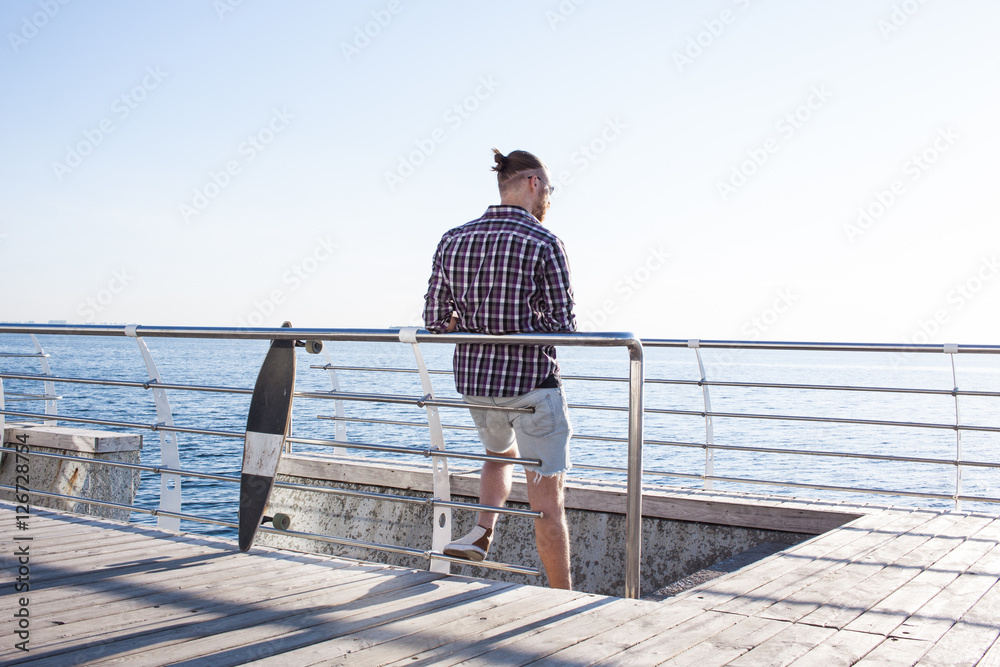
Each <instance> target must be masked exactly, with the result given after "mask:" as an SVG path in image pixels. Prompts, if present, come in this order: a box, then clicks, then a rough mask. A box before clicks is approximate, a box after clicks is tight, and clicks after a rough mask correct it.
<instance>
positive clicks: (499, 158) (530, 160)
mask: <svg viewBox="0 0 1000 667" xmlns="http://www.w3.org/2000/svg"><path fill="white" fill-rule="evenodd" d="M493 161H494V162H496V164H495V165H493V171H495V172H497V183H499V184H500V189H506V186H507V183H508V182H510V180H511V179H512V178H514V177H515V176H516V175H518V174H520V173H521V172H525V171H533V170H535V169H544V168H545V165H544V164H542V161H541V160H539V159H538V158H537V157H535V156H534V155H532V154H531V153H529V152H528V151H511V153H510V154H508V155H504V154H503V153H501V152H500V151H499V149H496V148H494V149H493Z"/></svg>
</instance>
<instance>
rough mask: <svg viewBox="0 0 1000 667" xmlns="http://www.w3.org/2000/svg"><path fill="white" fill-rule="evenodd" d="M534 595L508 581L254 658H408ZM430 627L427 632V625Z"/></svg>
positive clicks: (302, 661) (261, 666) (369, 661)
mask: <svg viewBox="0 0 1000 667" xmlns="http://www.w3.org/2000/svg"><path fill="white" fill-rule="evenodd" d="M534 595H537V589H534V588H531V587H528V586H508V587H506V588H498V589H496V590H492V591H490V592H488V593H487V594H485V595H483V596H481V597H476V598H471V599H469V600H467V601H463V602H461V603H457V604H453V605H444V606H442V607H440V608H438V609H435V610H433V611H430V612H427V613H425V614H421V615H420V616H411V617H407V618H402V619H399V620H394V621H390V622H388V623H385V624H382V625H377V626H373V627H371V628H365V629H364V630H361V631H360V632H356V633H352V634H351V635H350V636H347V637H343V636H342V637H336V638H333V639H331V640H328V641H321V642H316V643H314V644H311V645H309V646H304V647H302V648H299V649H295V650H292V651H288V652H285V653H281V654H280V655H277V656H273V657H271V658H268V659H265V660H262V661H258V662H256V663H254V664H255V665H257V666H258V667H266V665H269V664H273V665H288V664H295V665H301V666H303V667H305V666H306V665H327V664H337V663H339V662H342V661H346V662H348V663H349V664H351V665H354V666H358V665H384V664H387V663H389V662H393V661H395V660H401V659H404V658H409V657H410V656H411V655H413V654H414V653H416V652H419V651H425V650H429V649H434V648H437V647H439V646H441V645H442V644H445V643H448V642H450V641H452V640H453V639H454V638H455V637H462V636H463V635H464V632H463V629H465V628H466V627H467V624H468V622H469V620H470V619H471V618H474V617H483V616H487V617H488V616H499V617H504V616H507V615H509V614H511V613H516V611H517V607H518V606H520V605H522V604H524V602H525V599H526V598H528V597H531V596H534ZM430 628H433V629H434V631H433V632H428V629H430Z"/></svg>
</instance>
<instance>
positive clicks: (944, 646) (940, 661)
mask: <svg viewBox="0 0 1000 667" xmlns="http://www.w3.org/2000/svg"><path fill="white" fill-rule="evenodd" d="M968 576H972V577H978V578H981V579H986V580H992V582H993V584H992V586H991V588H990V589H989V590H988V591H987V592H986V593H985V594H984V595H983V596H982V597H981V598H980V599H979V600H978V601H977V602H976V603H975V604H974V605H973V606H972V607H971V608H970V609H969V611H968V612H966V613H965V614H963V615H962V616H961V618H959V619H958V620H957V621H956V622H955V624H954V625H953V626H952V627H951V628H950V629H949V630H948V631H947V632H946V633H945V634H944V636H943V637H941V639H939V640H938V641H937V642H935V644H934V647H933V648H932V649H931V650H929V651H928V652H927V654H926V655H925V656H924V657H923V659H922V660H921V664H924V665H930V666H935V665H976V664H978V663H979V661H980V660H981V659H982V658H983V656H984V655H985V654H986V652H987V651H988V650H990V647H992V646H993V644H994V643H996V641H997V638H998V637H1000V583H998V579H1000V576H998V574H993V575H985V574H978V573H977V574H970V575H968Z"/></svg>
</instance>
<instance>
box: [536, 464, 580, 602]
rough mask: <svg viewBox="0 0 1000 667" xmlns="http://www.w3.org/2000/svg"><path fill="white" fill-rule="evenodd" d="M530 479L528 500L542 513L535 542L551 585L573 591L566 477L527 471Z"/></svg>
mask: <svg viewBox="0 0 1000 667" xmlns="http://www.w3.org/2000/svg"><path fill="white" fill-rule="evenodd" d="M525 475H526V476H527V478H528V502H530V503H531V509H533V510H534V511H536V512H541V513H542V518H541V519H535V545H536V546H537V547H538V556H539V558H541V559H542V565H543V566H544V567H545V574H547V575H548V577H549V586H551V587H552V588H565V589H567V590H572V588H573V581H572V578H571V575H570V569H569V529H568V528H567V527H566V509H565V505H564V500H563V477H564V475H562V474H559V475H553V476H551V477H543V476H542V475H539V474H537V473H533V472H531V471H525Z"/></svg>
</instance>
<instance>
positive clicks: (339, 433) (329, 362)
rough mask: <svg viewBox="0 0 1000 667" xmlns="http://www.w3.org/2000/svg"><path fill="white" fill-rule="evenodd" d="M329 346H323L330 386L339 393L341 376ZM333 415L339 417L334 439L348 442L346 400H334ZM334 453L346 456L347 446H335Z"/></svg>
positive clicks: (334, 423) (335, 423) (335, 424)
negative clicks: (335, 366)
mask: <svg viewBox="0 0 1000 667" xmlns="http://www.w3.org/2000/svg"><path fill="white" fill-rule="evenodd" d="M327 348H328V346H326V345H324V346H323V359H325V360H326V371H327V373H329V374H330V386H331V387H332V388H333V392H334V393H337V392H339V391H340V378H339V377H338V376H337V371H336V369H334V368H333V359H332V358H331V357H330V350H329V349H327ZM333 415H334V417H336V418H337V419H335V420H334V422H333V439H334V440H336V441H337V442H347V422H345V421H344V417H345V416H346V413H345V412H344V401H342V400H340V399H339V398H338V399H336V400H334V402H333ZM333 453H334V454H336V455H337V456H346V455H347V448H345V447H335V448H334V450H333Z"/></svg>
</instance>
